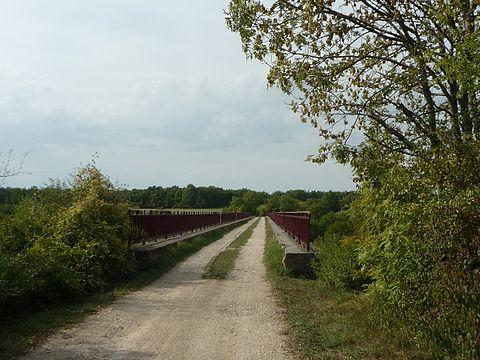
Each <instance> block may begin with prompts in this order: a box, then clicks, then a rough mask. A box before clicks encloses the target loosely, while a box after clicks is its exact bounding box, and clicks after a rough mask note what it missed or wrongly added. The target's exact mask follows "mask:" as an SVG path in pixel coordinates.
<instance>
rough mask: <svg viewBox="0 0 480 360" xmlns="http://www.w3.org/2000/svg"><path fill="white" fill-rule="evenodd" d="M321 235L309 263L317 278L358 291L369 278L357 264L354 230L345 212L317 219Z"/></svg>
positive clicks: (342, 288)
mask: <svg viewBox="0 0 480 360" xmlns="http://www.w3.org/2000/svg"><path fill="white" fill-rule="evenodd" d="M320 223H321V224H322V228H323V229H324V230H323V231H322V234H321V235H320V236H319V237H318V238H317V239H316V241H315V246H316V247H317V248H318V249H319V251H318V253H317V254H316V259H315V261H314V263H313V266H314V268H315V273H316V275H317V276H318V278H319V280H321V281H322V282H323V283H325V284H326V285H328V286H329V287H331V288H333V289H341V290H347V291H352V290H361V289H362V288H363V286H364V285H365V284H366V283H368V281H369V279H368V277H367V276H366V274H365V273H364V272H363V271H362V269H361V266H360V264H359V263H358V250H357V241H356V240H355V229H356V227H357V225H356V224H355V222H354V221H353V219H352V217H351V215H350V213H349V212H345V211H344V212H339V213H328V214H327V215H325V216H323V217H322V218H321V219H320Z"/></svg>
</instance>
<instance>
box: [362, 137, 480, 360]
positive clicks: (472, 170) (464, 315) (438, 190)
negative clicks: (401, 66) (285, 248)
mask: <svg viewBox="0 0 480 360" xmlns="http://www.w3.org/2000/svg"><path fill="white" fill-rule="evenodd" d="M479 175H480V149H479V148H478V146H474V145H469V146H466V145H465V147H462V148H458V147H456V148H444V149H442V150H437V151H435V152H432V153H431V154H430V155H429V156H428V157H423V158H419V159H415V160H414V161H412V162H411V163H410V164H409V165H408V166H406V165H397V166H392V167H391V168H390V170H389V171H386V172H385V173H384V174H382V176H380V177H379V178H378V181H377V182H376V183H375V184H371V185H370V186H364V187H363V189H362V191H361V194H360V198H359V199H358V200H357V202H356V204H355V205H354V207H353V210H354V212H355V213H356V214H357V216H360V217H361V218H362V221H361V223H362V229H361V230H362V234H363V243H362V253H361V258H360V259H361V262H362V264H363V265H364V266H365V268H366V269H367V270H368V272H369V274H370V275H371V276H372V277H373V279H374V280H375V282H374V283H373V284H372V285H371V286H370V292H371V293H372V294H373V295H374V296H375V298H376V299H377V304H378V305H379V306H380V309H381V310H382V314H383V315H384V319H385V320H386V321H387V322H388V320H389V319H394V318H400V319H403V321H404V322H405V323H407V324H408V325H409V327H410V328H411V330H412V333H413V334H412V335H413V336H414V337H415V338H422V339H424V340H426V341H428V342H429V343H430V344H431V345H432V346H434V347H435V348H436V349H437V350H436V351H437V353H438V356H440V357H451V358H478V357H480V250H479V249H480V184H479V183H478V179H479V178H480V176H479Z"/></svg>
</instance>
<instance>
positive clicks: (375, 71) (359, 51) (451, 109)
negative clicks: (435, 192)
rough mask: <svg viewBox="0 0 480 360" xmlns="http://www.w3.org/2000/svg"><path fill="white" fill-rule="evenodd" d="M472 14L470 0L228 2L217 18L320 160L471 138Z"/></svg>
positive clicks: (474, 114)
mask: <svg viewBox="0 0 480 360" xmlns="http://www.w3.org/2000/svg"><path fill="white" fill-rule="evenodd" d="M478 14H479V3H478V1H473V0H472V1H471V0H441V1H434V0H424V1H417V0H396V1H384V0H359V1H349V0H277V1H274V2H273V3H272V4H271V5H265V4H262V2H261V1H259V0H232V1H231V2H230V4H229V7H228V12H227V18H226V20H227V25H228V27H229V28H230V29H231V30H232V31H235V32H238V33H239V35H240V37H241V41H242V44H243V49H244V52H245V53H246V54H247V56H248V57H250V58H256V59H258V60H260V61H263V62H265V63H267V64H268V65H269V66H270V71H269V74H268V83H269V84H270V85H277V86H278V87H280V88H281V89H282V90H283V91H284V92H285V93H287V94H289V95H291V96H292V98H293V99H294V100H293V101H292V102H291V104H290V105H291V108H292V109H293V111H295V112H297V113H299V115H300V118H301V120H302V121H303V122H309V123H311V124H312V125H313V126H314V127H315V128H317V129H318V131H319V134H320V136H321V137H323V139H325V145H323V146H322V147H321V148H320V149H319V154H318V155H317V156H312V157H311V159H312V160H314V161H318V162H322V161H324V160H325V159H326V158H327V157H328V156H329V155H333V156H334V157H335V158H336V159H337V160H340V161H347V160H352V159H355V158H356V157H358V155H359V153H361V152H362V151H364V150H365V148H366V145H368V146H367V149H370V147H371V146H373V147H374V148H375V149H376V150H379V151H381V153H382V154H383V155H392V154H393V155H395V156H398V155H400V157H397V159H400V160H404V159H411V158H412V157H415V156H418V155H422V154H423V153H424V151H428V150H430V149H432V148H435V147H439V146H444V145H445V144H451V143H454V144H455V143H457V144H458V143H464V142H468V141H478V140H479V137H480V114H479V101H478V91H479V78H480V76H479V75H480V50H479V49H480V46H479V30H478V25H479V18H478ZM321 117H323V119H324V121H322V120H321ZM355 132H361V133H362V134H363V136H364V141H363V142H362V144H360V146H359V145H358V144H357V145H355V144H352V143H351V142H349V140H350V139H351V138H352V134H354V133H355ZM377 158H378V159H381V156H380V157H379V156H378V154H377ZM354 166H356V168H357V171H358V170H359V168H361V164H360V163H354Z"/></svg>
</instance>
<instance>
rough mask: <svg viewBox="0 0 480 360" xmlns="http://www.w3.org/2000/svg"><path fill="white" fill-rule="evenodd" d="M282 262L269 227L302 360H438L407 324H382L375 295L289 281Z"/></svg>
mask: <svg viewBox="0 0 480 360" xmlns="http://www.w3.org/2000/svg"><path fill="white" fill-rule="evenodd" d="M282 258H283V249H282V247H281V246H280V244H279V243H278V242H277V240H276V238H275V235H274V234H273V232H272V231H271V229H270V227H269V226H268V223H267V227H266V244H265V252H264V259H265V264H266V267H267V275H268V279H269V280H270V282H271V284H272V287H273V289H274V291H275V295H276V296H277V298H278V299H279V301H280V304H281V305H282V306H283V308H284V309H285V318H286V320H287V322H288V325H289V331H287V334H288V336H291V337H292V341H291V344H292V347H293V348H294V349H295V350H298V352H299V355H300V356H298V358H299V359H388V360H391V359H422V360H423V359H430V358H432V356H431V355H430V354H429V352H428V348H427V349H425V348H418V347H417V346H416V344H415V343H414V342H413V339H412V337H411V336H409V334H408V333H406V332H405V331H404V328H403V327H402V326H401V324H397V323H391V324H390V326H389V327H385V326H383V325H382V324H381V323H380V322H379V321H378V319H377V318H376V313H375V311H374V305H373V304H372V301H371V299H370V296H369V294H365V293H346V292H343V291H338V290H332V289H331V288H327V287H325V286H324V285H323V283H322V282H320V281H316V280H310V279H304V278H297V277H292V276H289V272H288V271H286V269H285V267H284V266H283V265H282ZM295 358H297V357H296V356H295Z"/></svg>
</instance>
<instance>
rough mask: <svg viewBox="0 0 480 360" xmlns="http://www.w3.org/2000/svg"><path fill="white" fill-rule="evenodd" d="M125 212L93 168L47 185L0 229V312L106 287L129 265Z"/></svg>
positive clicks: (122, 203)
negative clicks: (61, 181)
mask: <svg viewBox="0 0 480 360" xmlns="http://www.w3.org/2000/svg"><path fill="white" fill-rule="evenodd" d="M131 232H132V225H131V222H130V219H129V216H128V207H127V204H125V203H124V202H123V201H122V200H121V198H119V195H118V192H117V191H116V190H115V188H114V186H113V185H112V183H111V182H110V181H109V180H108V178H106V177H104V176H103V175H102V174H101V173H100V171H99V170H98V169H97V168H95V167H94V166H93V165H89V166H86V167H84V168H81V169H79V170H78V172H77V173H76V174H75V175H74V177H73V179H72V182H71V184H69V186H66V185H65V184H60V183H56V184H52V186H50V187H48V188H46V189H42V190H39V191H37V193H35V195H34V196H33V197H32V198H30V199H27V200H24V201H23V202H21V203H20V204H19V205H18V206H17V207H16V209H15V211H14V213H13V215H12V216H11V217H10V218H8V219H4V220H3V222H2V223H1V224H0V313H6V312H7V311H9V310H11V309H13V308H15V309H16V310H18V309H19V308H21V307H22V306H24V307H38V306H40V305H42V304H49V303H52V302H57V301H63V300H66V299H71V298H76V297H79V296H82V295H85V294H88V293H91V292H92V291H94V290H97V289H102V288H105V287H107V286H110V285H111V284H112V283H114V282H115V281H116V280H118V279H120V278H122V277H124V276H125V275H126V274H127V273H128V272H129V271H130V270H131V266H132V263H133V257H132V253H131V251H130V248H129V238H130V235H131Z"/></svg>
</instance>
